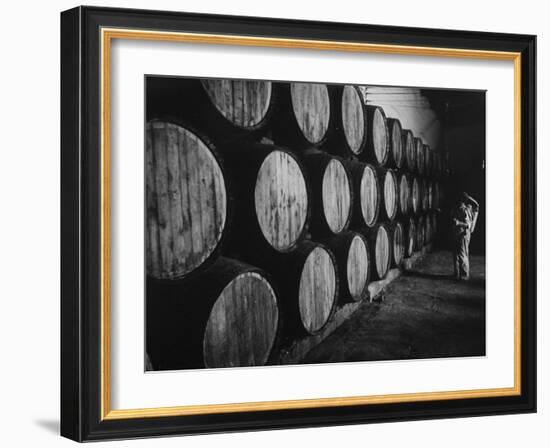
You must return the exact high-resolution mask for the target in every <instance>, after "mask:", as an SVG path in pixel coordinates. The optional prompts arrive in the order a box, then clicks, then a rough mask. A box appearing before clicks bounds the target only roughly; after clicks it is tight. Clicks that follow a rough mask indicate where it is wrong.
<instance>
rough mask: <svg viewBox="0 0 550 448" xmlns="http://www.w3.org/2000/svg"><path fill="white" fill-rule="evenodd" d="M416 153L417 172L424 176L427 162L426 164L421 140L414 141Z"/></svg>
mask: <svg viewBox="0 0 550 448" xmlns="http://www.w3.org/2000/svg"><path fill="white" fill-rule="evenodd" d="M414 144H415V151H416V171H417V173H418V174H420V175H423V174H424V168H425V162H424V144H423V143H422V139H421V138H415V139H414Z"/></svg>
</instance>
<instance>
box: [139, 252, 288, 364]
mask: <svg viewBox="0 0 550 448" xmlns="http://www.w3.org/2000/svg"><path fill="white" fill-rule="evenodd" d="M146 306H147V341H146V343H147V352H148V354H149V357H150V358H151V361H152V364H153V367H154V369H155V370H168V369H170V370H172V369H189V368H200V367H210V368H214V367H216V368H217V367H237V366H253V365H264V364H266V363H267V361H268V359H269V355H270V353H271V352H272V350H273V347H274V345H275V341H276V337H277V331H278V328H279V306H278V298H277V294H276V291H275V288H274V287H273V285H272V284H271V282H270V280H269V277H268V275H267V274H266V273H265V272H263V271H261V270H259V269H257V268H255V267H253V266H250V265H247V264H245V263H242V262H240V261H236V260H231V259H228V258H223V257H222V258H219V259H218V260H217V261H216V262H215V263H214V264H213V265H212V266H211V267H209V268H208V269H207V270H205V271H204V272H202V273H201V274H200V275H198V276H196V277H194V278H192V279H189V280H185V281H183V282H159V281H154V280H149V281H148V283H147V303H146Z"/></svg>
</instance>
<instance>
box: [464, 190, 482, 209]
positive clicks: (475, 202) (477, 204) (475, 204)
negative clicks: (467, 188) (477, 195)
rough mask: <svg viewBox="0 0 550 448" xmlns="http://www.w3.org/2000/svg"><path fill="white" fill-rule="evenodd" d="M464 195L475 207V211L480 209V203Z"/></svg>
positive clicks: (466, 194)
mask: <svg viewBox="0 0 550 448" xmlns="http://www.w3.org/2000/svg"><path fill="white" fill-rule="evenodd" d="M464 195H465V196H466V197H467V198H468V201H469V202H470V203H471V204H472V205H473V207H474V209H475V210H478V209H479V202H477V201H476V200H475V199H474V198H473V197H471V196H470V195H469V194H468V193H464Z"/></svg>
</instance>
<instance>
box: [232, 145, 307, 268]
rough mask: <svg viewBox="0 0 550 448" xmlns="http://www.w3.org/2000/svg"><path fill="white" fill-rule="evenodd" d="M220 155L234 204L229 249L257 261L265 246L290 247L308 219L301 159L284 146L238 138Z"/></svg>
mask: <svg viewBox="0 0 550 448" xmlns="http://www.w3.org/2000/svg"><path fill="white" fill-rule="evenodd" d="M224 154H225V160H226V162H227V167H228V170H229V172H230V174H231V180H232V191H233V196H234V203H235V214H234V223H233V226H232V230H231V232H232V238H231V240H232V241H231V242H232V245H231V247H230V248H229V250H230V252H229V253H230V254H231V255H232V256H234V257H235V258H241V256H244V257H245V260H246V261H249V262H251V263H253V264H257V262H258V257H261V256H264V255H266V254H267V253H268V252H270V249H274V250H275V251H277V252H289V251H291V250H293V249H294V248H295V246H296V245H297V244H298V243H299V242H300V240H301V239H303V237H304V235H305V232H306V228H307V225H306V224H307V220H308V218H309V202H310V201H309V197H310V193H309V191H308V185H307V182H306V178H305V171H304V169H303V168H302V163H301V162H300V161H299V160H298V158H297V157H296V156H295V155H294V154H293V153H292V152H290V151H288V150H286V149H283V148H280V147H277V146H274V145H267V144H259V143H255V144H250V143H245V142H240V143H239V144H236V145H233V146H230V147H227V148H225V153H224ZM260 266H261V265H260Z"/></svg>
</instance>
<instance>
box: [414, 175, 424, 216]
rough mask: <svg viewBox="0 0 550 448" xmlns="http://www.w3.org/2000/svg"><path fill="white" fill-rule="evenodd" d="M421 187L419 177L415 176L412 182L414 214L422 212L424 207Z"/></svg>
mask: <svg viewBox="0 0 550 448" xmlns="http://www.w3.org/2000/svg"><path fill="white" fill-rule="evenodd" d="M420 189H421V186H420V181H419V179H418V177H416V176H413V179H412V182H411V209H412V212H413V213H414V214H417V213H419V212H420V209H421V207H422V204H421V201H422V197H421V192H420Z"/></svg>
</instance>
